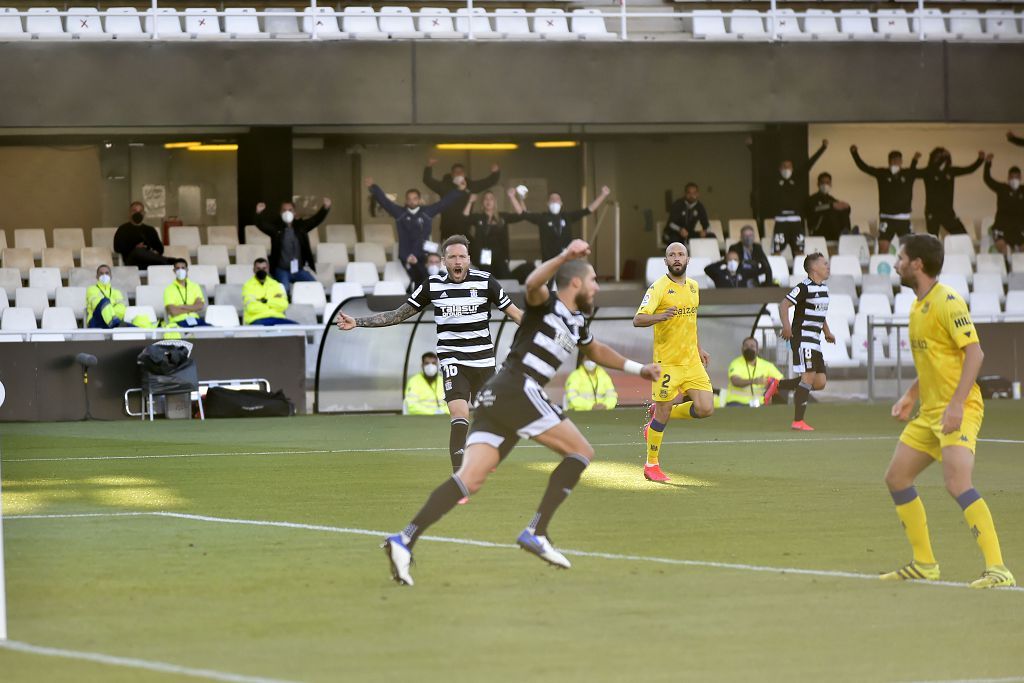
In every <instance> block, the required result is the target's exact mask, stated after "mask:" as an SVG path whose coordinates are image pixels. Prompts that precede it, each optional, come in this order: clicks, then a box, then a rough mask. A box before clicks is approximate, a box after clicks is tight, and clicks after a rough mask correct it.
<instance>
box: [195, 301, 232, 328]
mask: <svg viewBox="0 0 1024 683" xmlns="http://www.w3.org/2000/svg"><path fill="white" fill-rule="evenodd" d="M203 319H204V320H206V322H208V323H210V324H211V325H213V326H214V327H238V325H239V321H238V311H236V310H235V307H234V306H225V305H221V304H215V305H212V306H207V307H206V313H204V314H203Z"/></svg>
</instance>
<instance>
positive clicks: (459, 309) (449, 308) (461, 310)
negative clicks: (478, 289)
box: [438, 304, 477, 318]
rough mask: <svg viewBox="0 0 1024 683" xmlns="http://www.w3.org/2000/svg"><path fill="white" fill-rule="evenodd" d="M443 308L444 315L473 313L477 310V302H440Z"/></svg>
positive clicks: (442, 313)
mask: <svg viewBox="0 0 1024 683" xmlns="http://www.w3.org/2000/svg"><path fill="white" fill-rule="evenodd" d="M438 307H439V308H440V309H441V315H442V316H443V317H446V318H447V317H451V316H459V315H473V314H474V313H476V312H477V305H476V304H461V305H458V304H454V305H449V304H438Z"/></svg>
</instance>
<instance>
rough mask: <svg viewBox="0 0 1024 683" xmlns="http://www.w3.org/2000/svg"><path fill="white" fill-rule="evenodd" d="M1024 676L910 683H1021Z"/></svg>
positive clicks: (914, 682) (911, 682)
mask: <svg viewBox="0 0 1024 683" xmlns="http://www.w3.org/2000/svg"><path fill="white" fill-rule="evenodd" d="M1022 681H1024V676H1011V677H1009V678H949V679H945V678H944V679H942V680H941V681H909V682H908V683H1021V682H1022Z"/></svg>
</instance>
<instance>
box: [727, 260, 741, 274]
mask: <svg viewBox="0 0 1024 683" xmlns="http://www.w3.org/2000/svg"><path fill="white" fill-rule="evenodd" d="M725 267H726V268H728V269H729V272H730V273H735V272H736V271H737V270H739V268H740V262H739V261H734V260H732V259H729V260H728V261H726V262H725Z"/></svg>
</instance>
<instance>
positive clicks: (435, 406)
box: [402, 351, 448, 415]
mask: <svg viewBox="0 0 1024 683" xmlns="http://www.w3.org/2000/svg"><path fill="white" fill-rule="evenodd" d="M438 368H439V366H438V361H437V354H436V353H433V352H432V351H428V352H427V353H425V354H423V355H422V356H421V357H420V372H417V373H416V374H415V375H413V376H412V377H410V378H409V381H408V382H406V383H405V399H404V400H403V401H402V406H403V408H404V412H405V414H406V415H448V404H447V403H445V401H444V382H442V381H441V380H440V379H439V375H438Z"/></svg>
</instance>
